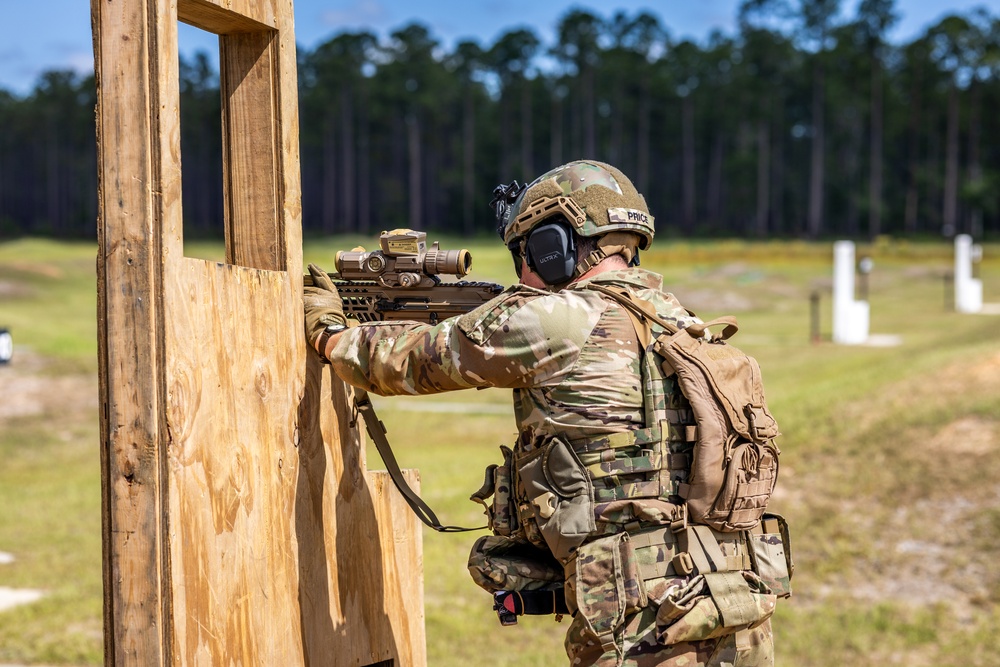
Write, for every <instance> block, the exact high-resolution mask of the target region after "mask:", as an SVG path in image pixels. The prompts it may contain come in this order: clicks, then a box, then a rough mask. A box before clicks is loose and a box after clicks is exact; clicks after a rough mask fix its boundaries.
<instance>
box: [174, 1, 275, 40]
mask: <svg viewBox="0 0 1000 667" xmlns="http://www.w3.org/2000/svg"><path fill="white" fill-rule="evenodd" d="M177 18H178V19H179V20H181V21H183V22H184V23H187V24H189V25H193V26H194V27H196V28H201V29H202V30H207V31H208V32H214V33H215V34H217V35H229V34H233V33H239V32H260V31H262V30H268V29H271V30H273V29H275V28H277V27H278V24H279V22H280V21H281V18H282V17H281V16H280V15H279V14H277V13H276V12H275V5H274V3H272V2H255V1H254V0H180V1H179V2H178V3H177Z"/></svg>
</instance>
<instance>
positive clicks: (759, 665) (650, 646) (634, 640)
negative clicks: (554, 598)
mask: <svg viewBox="0 0 1000 667" xmlns="http://www.w3.org/2000/svg"><path fill="white" fill-rule="evenodd" d="M619 637H620V639H619ZM616 640H617V641H616V644H617V646H616V647H614V648H610V649H608V650H604V649H602V648H601V643H600V642H599V641H597V638H596V637H595V636H594V635H593V634H592V633H591V632H590V631H589V630H588V629H587V624H586V621H584V620H583V618H582V617H580V616H577V617H576V618H574V620H573V623H572V624H571V625H570V627H569V630H568V631H567V633H566V654H567V655H568V656H569V660H570V665H571V666H572V667H589V666H591V665H593V666H594V667H772V666H773V665H774V644H773V639H772V636H771V621H770V619H768V620H766V621H764V622H763V623H762V624H760V625H758V626H757V627H755V628H752V629H749V630H741V631H740V632H737V633H733V634H730V635H726V636H724V637H718V638H716V639H705V640H702V641H696V642H680V643H677V644H672V645H670V646H664V645H663V644H660V643H658V642H657V640H656V608H655V607H652V606H649V607H645V608H644V609H642V610H641V611H639V612H637V613H635V614H631V615H630V616H627V617H625V623H624V627H623V628H622V629H621V633H620V634H619V633H616ZM619 651H620V652H621V654H619Z"/></svg>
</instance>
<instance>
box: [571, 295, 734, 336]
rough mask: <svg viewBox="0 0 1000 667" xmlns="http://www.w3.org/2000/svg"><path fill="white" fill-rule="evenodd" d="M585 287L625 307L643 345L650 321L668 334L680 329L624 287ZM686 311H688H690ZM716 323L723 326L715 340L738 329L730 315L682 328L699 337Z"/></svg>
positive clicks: (651, 305) (730, 334) (732, 334)
mask: <svg viewBox="0 0 1000 667" xmlns="http://www.w3.org/2000/svg"><path fill="white" fill-rule="evenodd" d="M587 289H591V290H594V291H595V292H600V293H601V294H604V295H605V296H608V297H611V298H612V299H614V300H615V301H617V302H618V303H620V304H621V305H622V306H624V307H625V312H627V313H628V314H629V317H630V318H631V319H632V324H633V326H635V332H636V335H637V336H639V341H640V342H641V343H642V344H643V347H648V346H649V344H650V343H651V342H652V339H653V336H652V330H651V328H650V325H649V322H650V321H652V322H656V323H657V324H659V325H660V326H661V327H663V328H664V329H665V330H666V331H667V333H670V334H675V333H677V332H678V331H680V330H681V329H680V327H678V326H677V325H676V324H673V323H671V322H668V321H667V320H665V319H663V318H662V317H660V315H659V314H658V313H657V312H656V309H655V308H654V307H653V304H651V303H650V302H649V301H646V300H645V299H640V298H639V297H637V296H636V295H634V294H632V293H631V292H630V291H628V290H627V289H625V288H624V287H609V286H607V285H596V284H588V285H587ZM688 312H689V313H690V312H691V311H688ZM692 314H693V313H692ZM717 325H724V327H723V329H722V333H721V334H719V335H718V336H715V340H728V339H730V338H732V337H733V336H734V335H735V334H736V332H737V331H739V325H737V324H736V318H735V317H733V316H731V315H727V316H724V317H717V318H715V319H714V320H711V321H710V322H695V323H694V324H689V325H688V326H687V327H685V328H684V330H685V331H687V332H688V333H689V334H690V335H691V337H692V338H701V337H702V336H704V335H705V334H706V333H707V331H708V328H709V327H712V326H717Z"/></svg>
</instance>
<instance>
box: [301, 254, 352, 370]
mask: <svg viewBox="0 0 1000 667" xmlns="http://www.w3.org/2000/svg"><path fill="white" fill-rule="evenodd" d="M309 275H311V276H312V282H313V284H312V285H306V286H305V288H304V290H303V299H302V301H303V304H304V306H305V316H306V339H307V340H308V341H309V345H310V346H312V348H313V349H316V341H317V340H318V339H319V337H320V336H322V335H323V333H324V332H326V331H327V327H331V328H333V329H336V328H337V327H340V328H342V329H343V328H346V327H347V318H346V317H345V316H344V304H343V302H342V301H341V300H340V294H338V293H337V288H336V287H335V286H334V284H333V281H332V280H330V276H328V275H326V272H325V271H323V269H321V268H319V267H318V266H316V265H315V264H310V265H309ZM323 352H324V351H323V350H320V351H319V353H320V356H325V355H324V354H323Z"/></svg>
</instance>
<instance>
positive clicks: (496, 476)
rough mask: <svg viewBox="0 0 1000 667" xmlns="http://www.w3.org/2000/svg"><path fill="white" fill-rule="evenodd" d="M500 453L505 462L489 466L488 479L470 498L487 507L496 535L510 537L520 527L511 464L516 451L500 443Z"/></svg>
mask: <svg viewBox="0 0 1000 667" xmlns="http://www.w3.org/2000/svg"><path fill="white" fill-rule="evenodd" d="M500 453H501V454H502V455H503V463H501V464H496V463H493V464H491V465H489V466H487V468H486V479H485V480H484V481H483V485H482V487H480V489H479V490H478V491H476V492H475V493H473V494H472V495H471V496H470V497H469V500H472V501H475V502H477V503H479V504H480V505H482V506H483V507H484V508H485V509H486V518H487V521H488V527H489V529H490V530H492V531H493V533H494V534H495V535H501V536H504V537H510V536H511V535H514V534H516V533H517V532H518V529H519V527H520V522H519V521H518V516H517V501H516V499H515V497H514V479H513V476H512V473H513V470H512V465H511V462H512V461H513V459H514V452H512V451H511V449H510V447H507V446H506V445H500ZM491 497H492V500H490V498H491Z"/></svg>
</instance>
